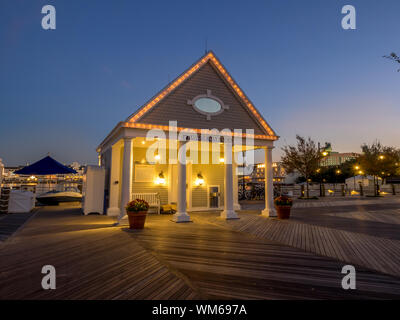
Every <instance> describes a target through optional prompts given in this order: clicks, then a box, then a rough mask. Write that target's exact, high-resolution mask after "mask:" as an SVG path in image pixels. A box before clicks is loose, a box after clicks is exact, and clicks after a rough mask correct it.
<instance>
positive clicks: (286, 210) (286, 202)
mask: <svg viewBox="0 0 400 320" xmlns="http://www.w3.org/2000/svg"><path fill="white" fill-rule="evenodd" d="M274 204H275V208H276V211H277V214H278V219H289V217H290V209H291V207H292V205H293V201H292V199H290V198H289V197H287V196H279V197H277V198H275V200H274Z"/></svg>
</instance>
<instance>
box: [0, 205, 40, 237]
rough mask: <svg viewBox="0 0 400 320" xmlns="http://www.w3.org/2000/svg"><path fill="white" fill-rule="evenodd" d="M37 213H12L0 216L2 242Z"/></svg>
mask: <svg viewBox="0 0 400 320" xmlns="http://www.w3.org/2000/svg"><path fill="white" fill-rule="evenodd" d="M34 214H35V213H34V212H29V213H12V214H2V215H1V216H0V242H1V241H5V240H6V239H8V237H10V236H11V235H13V234H14V232H16V231H17V230H18V229H19V228H20V227H21V226H22V225H23V224H24V223H25V222H26V221H28V220H29V218H31V217H32V216H33V215H34Z"/></svg>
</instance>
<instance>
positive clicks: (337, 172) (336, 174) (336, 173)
mask: <svg viewBox="0 0 400 320" xmlns="http://www.w3.org/2000/svg"><path fill="white" fill-rule="evenodd" d="M341 173H342V171H341V170H339V169H337V170H336V171H335V186H334V188H333V194H334V195H335V191H336V184H337V176H338V175H339V174H341Z"/></svg>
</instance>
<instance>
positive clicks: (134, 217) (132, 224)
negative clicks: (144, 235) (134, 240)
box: [126, 211, 147, 229]
mask: <svg viewBox="0 0 400 320" xmlns="http://www.w3.org/2000/svg"><path fill="white" fill-rule="evenodd" d="M126 214H127V215H128V220H129V229H143V228H144V223H145V222H146V216H147V211H127V212H126Z"/></svg>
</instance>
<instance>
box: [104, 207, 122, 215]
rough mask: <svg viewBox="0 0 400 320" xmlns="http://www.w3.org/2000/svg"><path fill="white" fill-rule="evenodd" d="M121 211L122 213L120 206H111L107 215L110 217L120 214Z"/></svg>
mask: <svg viewBox="0 0 400 320" xmlns="http://www.w3.org/2000/svg"><path fill="white" fill-rule="evenodd" d="M120 213H121V210H120V209H119V208H118V207H110V208H108V209H107V215H108V216H110V217H115V216H119V215H120Z"/></svg>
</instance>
